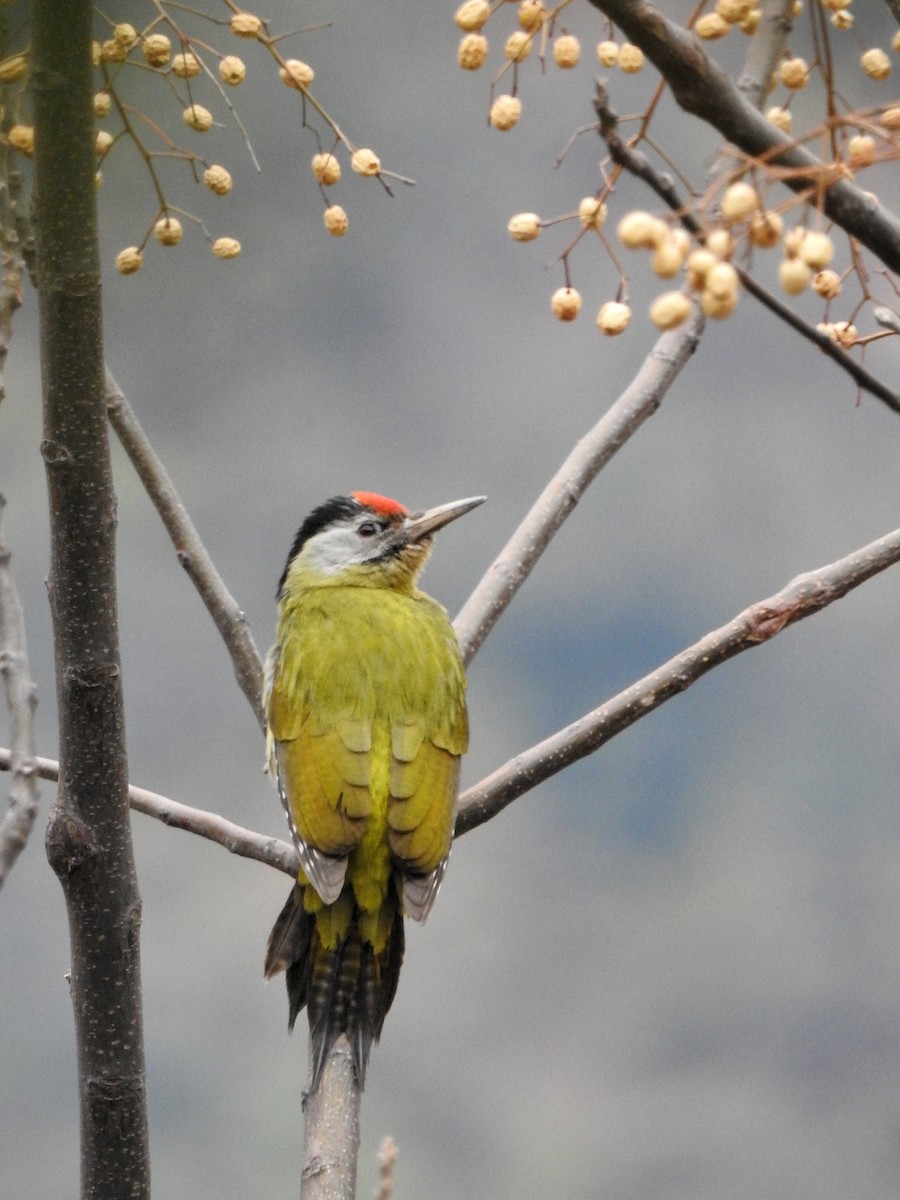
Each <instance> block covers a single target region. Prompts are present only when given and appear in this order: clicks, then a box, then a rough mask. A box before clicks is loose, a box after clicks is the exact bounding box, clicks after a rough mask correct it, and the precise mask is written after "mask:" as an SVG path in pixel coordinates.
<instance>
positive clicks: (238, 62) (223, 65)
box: [219, 54, 247, 87]
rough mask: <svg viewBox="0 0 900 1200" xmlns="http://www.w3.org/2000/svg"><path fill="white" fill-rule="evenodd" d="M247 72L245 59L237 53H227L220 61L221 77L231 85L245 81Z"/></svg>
mask: <svg viewBox="0 0 900 1200" xmlns="http://www.w3.org/2000/svg"><path fill="white" fill-rule="evenodd" d="M246 74H247V68H246V67H245V66H244V62H243V59H240V58H238V56H237V55H236V54H226V55H225V57H224V58H223V59H221V60H220V62H219V78H220V79H221V80H222V82H223V83H227V84H228V86H229V87H237V85H238V84H239V83H243V82H244V78H245V76H246Z"/></svg>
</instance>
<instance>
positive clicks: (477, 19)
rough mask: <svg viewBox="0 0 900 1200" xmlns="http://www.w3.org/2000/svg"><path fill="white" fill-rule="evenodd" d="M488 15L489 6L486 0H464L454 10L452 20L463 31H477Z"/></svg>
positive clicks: (489, 12)
mask: <svg viewBox="0 0 900 1200" xmlns="http://www.w3.org/2000/svg"><path fill="white" fill-rule="evenodd" d="M490 15H491V6H490V5H489V4H488V3H487V0H465V3H463V4H461V5H460V6H459V8H458V9H457V10H456V13H455V15H454V17H453V20H454V21H455V22H456V24H457V26H458V27H459V28H460V29H461V30H462V31H463V33H477V32H478V30H479V29H481V28H482V26H483V25H485V24H486V23H487V19H488V17H489V16H490Z"/></svg>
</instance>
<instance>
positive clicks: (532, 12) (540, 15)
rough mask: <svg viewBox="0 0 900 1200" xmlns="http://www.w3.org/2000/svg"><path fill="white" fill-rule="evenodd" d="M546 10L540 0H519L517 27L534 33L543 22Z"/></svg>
mask: <svg viewBox="0 0 900 1200" xmlns="http://www.w3.org/2000/svg"><path fill="white" fill-rule="evenodd" d="M546 16H547V10H546V9H545V8H544V5H543V4H542V3H541V0H521V3H520V5H519V27H520V28H521V29H524V30H525V32H526V33H535V32H536V31H537V30H538V29H540V27H541V26H542V25H543V23H544V19H545V17H546Z"/></svg>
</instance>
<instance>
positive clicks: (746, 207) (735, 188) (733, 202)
mask: <svg viewBox="0 0 900 1200" xmlns="http://www.w3.org/2000/svg"><path fill="white" fill-rule="evenodd" d="M719 208H720V209H721V210H722V216H723V217H724V218H725V220H726V221H733V222H737V221H745V220H746V219H747V217H749V216H751V215H752V214H753V213H755V212H756V210H757V209H758V208H759V196H758V195H757V192H756V188H755V187H753V185H752V184H749V183H744V182H743V181H740V182H738V183H732V184H731V185H730V186H729V187H727V188H726V189H725V191H724V192H723V193H722V199H721V201H720V202H719Z"/></svg>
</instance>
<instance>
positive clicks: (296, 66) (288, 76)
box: [278, 58, 316, 90]
mask: <svg viewBox="0 0 900 1200" xmlns="http://www.w3.org/2000/svg"><path fill="white" fill-rule="evenodd" d="M315 77H316V73H315V71H314V70H313V69H312V67H311V66H310V65H309V63H305V62H301V61H300V59H299V58H288V59H286V60H285V64H284V66H283V67H279V68H278V78H279V79H280V80H281V82H282V83H286V84H287V86H288V87H292V88H297V89H298V90H302V89H303V88H308V87H309V85H310V84H311V83H312V81H313V80H314V79H315Z"/></svg>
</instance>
